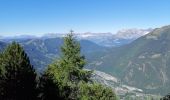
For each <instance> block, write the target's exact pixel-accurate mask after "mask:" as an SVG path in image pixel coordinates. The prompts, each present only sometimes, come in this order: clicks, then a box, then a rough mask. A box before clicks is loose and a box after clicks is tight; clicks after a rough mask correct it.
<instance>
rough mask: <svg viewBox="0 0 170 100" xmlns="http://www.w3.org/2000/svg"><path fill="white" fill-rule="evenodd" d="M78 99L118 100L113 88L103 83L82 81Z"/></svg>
mask: <svg viewBox="0 0 170 100" xmlns="http://www.w3.org/2000/svg"><path fill="white" fill-rule="evenodd" d="M78 87H79V97H78V100H117V97H116V95H115V94H114V93H113V90H112V89H110V88H108V87H104V86H102V85H101V84H97V83H94V84H91V83H83V82H80V83H79V85H78Z"/></svg>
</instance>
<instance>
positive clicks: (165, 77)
mask: <svg viewBox="0 0 170 100" xmlns="http://www.w3.org/2000/svg"><path fill="white" fill-rule="evenodd" d="M98 58H99V59H96V61H93V62H92V63H91V66H93V65H94V66H96V67H95V69H98V70H101V71H104V72H107V73H110V74H112V75H116V76H117V77H119V78H121V80H122V81H123V82H124V83H126V84H128V85H131V86H136V87H138V88H141V89H143V90H145V91H146V92H152V93H158V94H159V93H160V94H167V93H170V86H169V84H170V73H169V72H170V26H165V27H162V28H157V29H154V30H153V31H152V32H150V33H149V34H147V35H145V36H142V37H140V38H138V39H136V40H135V41H133V42H132V43H130V44H128V45H125V46H122V47H119V48H112V50H110V51H108V52H107V53H106V54H104V55H103V56H100V57H98Z"/></svg>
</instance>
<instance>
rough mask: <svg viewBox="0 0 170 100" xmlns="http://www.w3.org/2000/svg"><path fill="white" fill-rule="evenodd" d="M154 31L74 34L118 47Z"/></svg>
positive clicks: (57, 35) (19, 37) (50, 35)
mask: <svg viewBox="0 0 170 100" xmlns="http://www.w3.org/2000/svg"><path fill="white" fill-rule="evenodd" d="M150 31H152V29H151V28H149V29H135V28H134V29H123V30H120V31H118V32H117V33H116V34H112V33H91V32H86V33H74V35H75V37H76V38H77V39H78V40H88V41H91V42H94V43H96V44H97V45H100V46H104V47H117V46H121V45H124V44H128V43H130V42H132V41H133V40H135V39H137V38H139V37H141V36H143V35H145V34H147V33H149V32H150ZM65 35H66V34H65V33H48V34H45V35H43V36H38V37H37V36H32V35H17V36H11V37H0V40H2V41H5V42H11V41H18V42H22V41H25V40H29V39H42V40H45V39H50V38H62V37H64V36H65Z"/></svg>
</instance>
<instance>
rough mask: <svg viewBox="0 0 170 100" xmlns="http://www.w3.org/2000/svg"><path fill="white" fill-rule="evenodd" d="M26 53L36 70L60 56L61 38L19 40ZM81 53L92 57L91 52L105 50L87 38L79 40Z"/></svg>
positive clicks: (42, 68) (40, 69)
mask: <svg viewBox="0 0 170 100" xmlns="http://www.w3.org/2000/svg"><path fill="white" fill-rule="evenodd" d="M19 43H20V44H21V45H22V46H23V47H24V49H25V51H26V52H27V53H28V55H29V57H30V59H31V62H32V64H33V65H34V66H35V67H36V69H37V70H38V71H42V70H44V68H45V67H46V66H47V65H48V64H50V63H52V62H53V61H54V59H56V58H58V57H59V56H60V47H61V45H62V44H63V39H62V38H47V39H42V38H39V39H28V40H25V41H20V42H19ZM80 44H81V47H82V53H83V54H84V55H86V58H87V59H89V58H90V59H92V56H91V54H93V53H97V52H104V51H106V50H107V48H105V47H101V46H99V45H97V44H95V43H93V42H91V41H88V40H80Z"/></svg>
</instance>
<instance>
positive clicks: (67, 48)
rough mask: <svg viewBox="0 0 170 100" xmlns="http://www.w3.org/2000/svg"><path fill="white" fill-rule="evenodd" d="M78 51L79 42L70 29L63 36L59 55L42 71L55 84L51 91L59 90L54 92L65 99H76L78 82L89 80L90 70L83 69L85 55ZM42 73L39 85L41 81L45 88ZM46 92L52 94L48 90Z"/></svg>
mask: <svg viewBox="0 0 170 100" xmlns="http://www.w3.org/2000/svg"><path fill="white" fill-rule="evenodd" d="M80 51H81V50H80V44H79V43H78V42H77V41H76V39H75V38H74V36H73V31H71V33H70V34H68V35H67V36H66V37H64V44H63V46H62V47H61V53H62V55H61V57H60V58H59V59H58V60H57V61H55V62H54V63H53V64H50V65H49V66H48V68H47V70H46V71H45V73H44V75H45V76H46V77H47V78H49V79H52V80H53V82H54V83H55V84H56V86H55V87H56V89H57V90H53V91H60V92H58V94H56V95H58V97H59V98H64V99H66V100H72V99H76V97H77V94H76V93H77V90H78V87H77V85H78V83H79V82H81V81H84V82H88V81H89V80H90V76H91V71H86V70H84V69H83V67H84V65H85V57H84V56H82V55H81V52H80ZM44 75H43V77H42V78H41V86H42V83H43V86H42V87H43V88H46V89H47V84H48V83H47V82H44V81H43V80H42V79H44ZM51 76H52V77H51ZM48 88H49V87H48ZM41 90H42V89H41ZM48 93H49V94H52V93H50V92H48ZM46 95H47V94H46ZM44 96H45V94H44ZM44 98H46V97H44Z"/></svg>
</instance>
